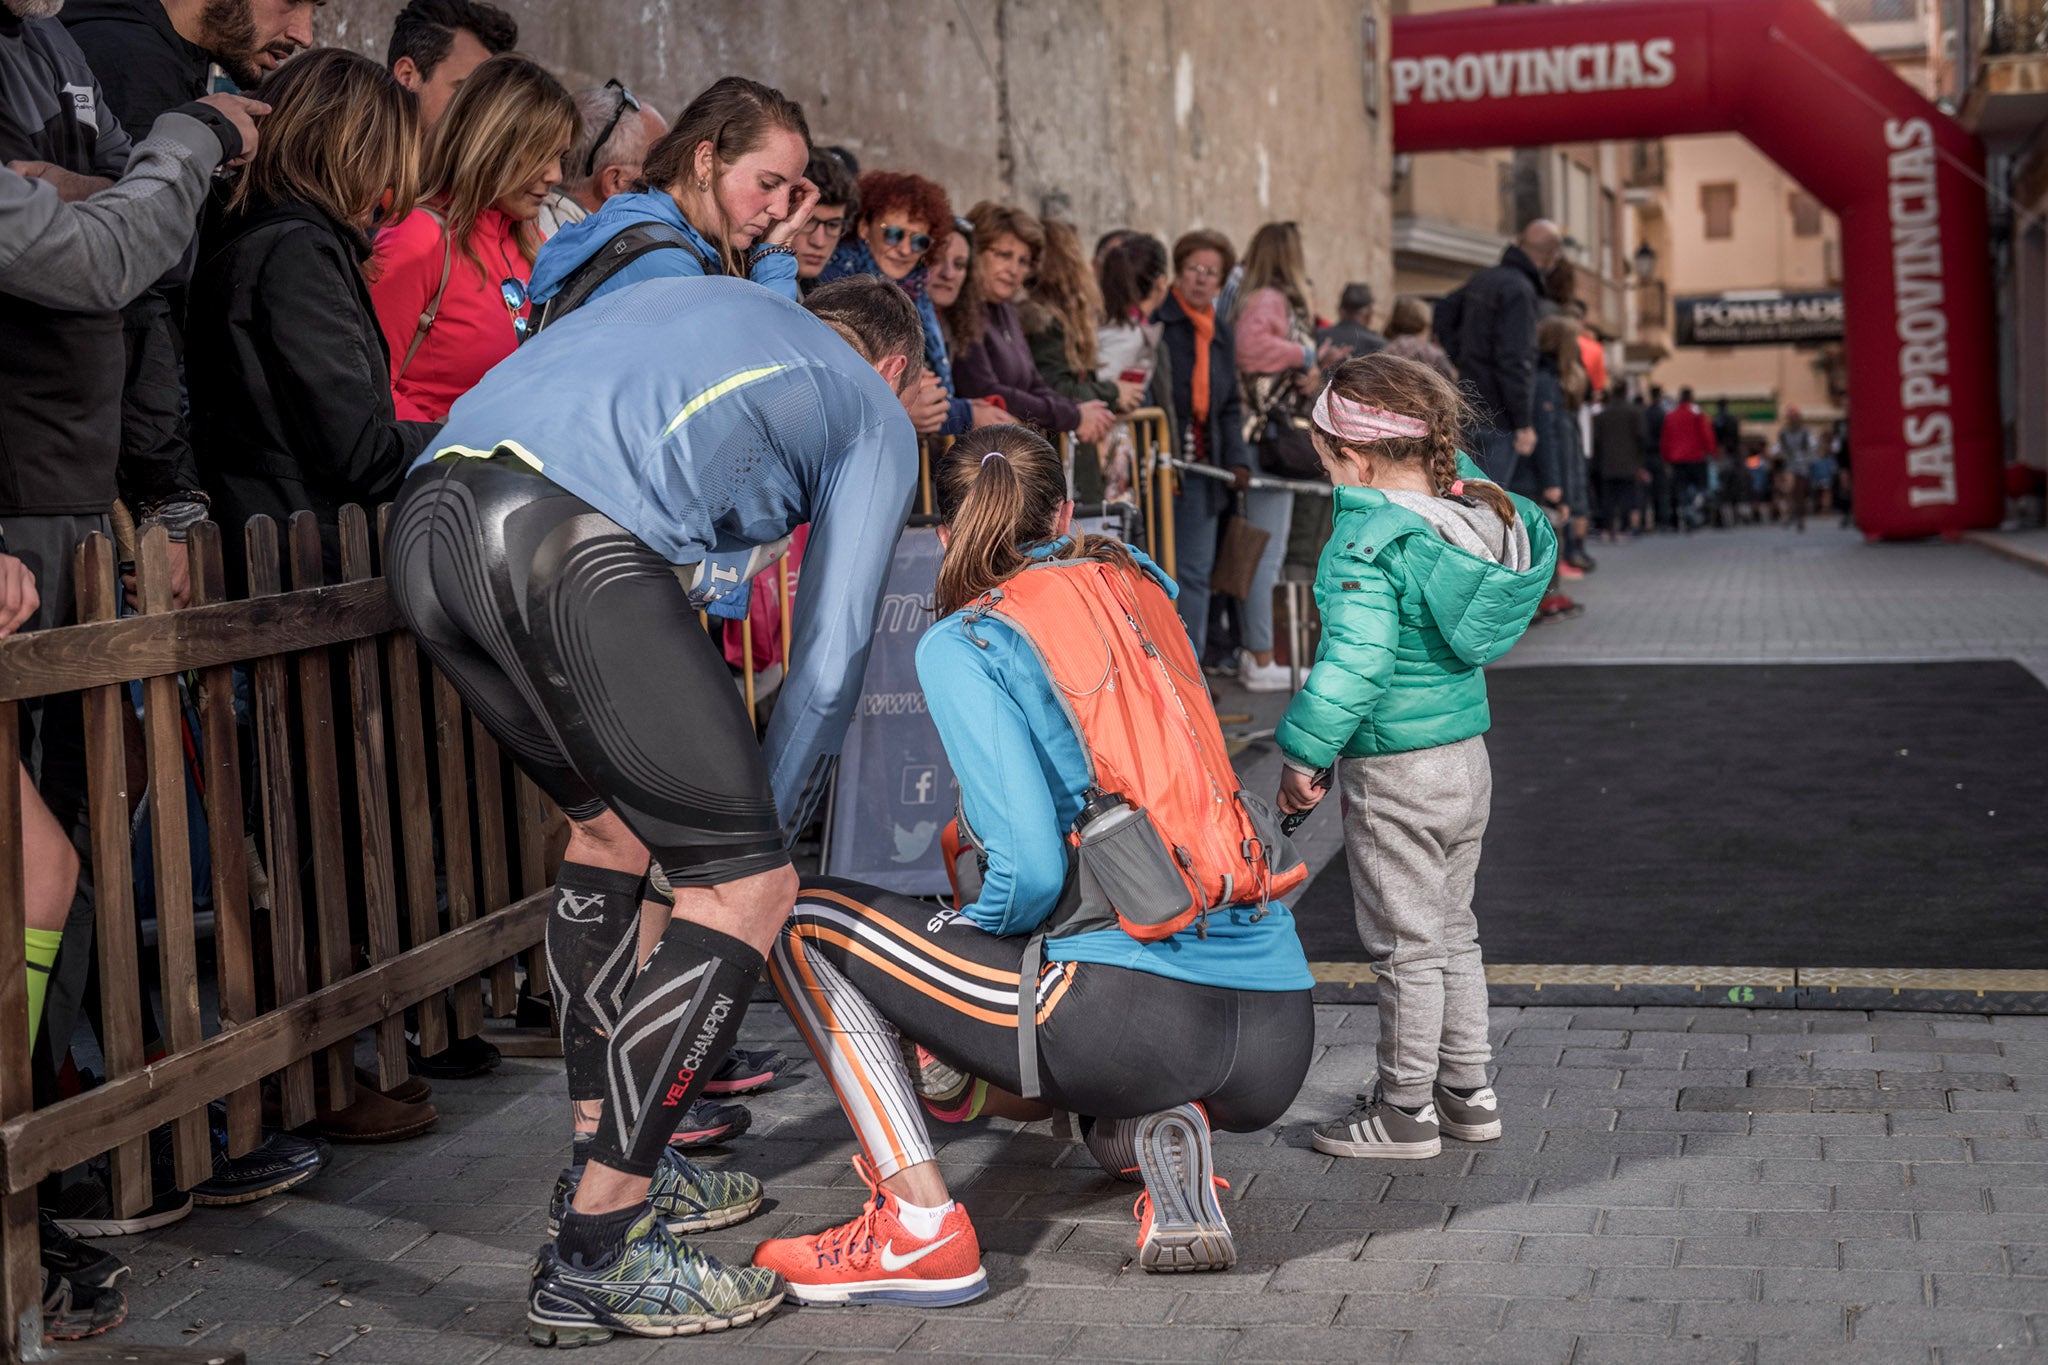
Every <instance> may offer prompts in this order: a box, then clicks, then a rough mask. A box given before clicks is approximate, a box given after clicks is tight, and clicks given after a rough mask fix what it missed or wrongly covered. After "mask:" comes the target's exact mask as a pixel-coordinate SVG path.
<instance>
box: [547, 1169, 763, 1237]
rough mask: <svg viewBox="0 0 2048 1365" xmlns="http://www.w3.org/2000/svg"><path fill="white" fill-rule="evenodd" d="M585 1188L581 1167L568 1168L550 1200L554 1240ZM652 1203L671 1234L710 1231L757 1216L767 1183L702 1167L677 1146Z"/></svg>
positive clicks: (657, 1175) (650, 1192) (658, 1176)
mask: <svg viewBox="0 0 2048 1365" xmlns="http://www.w3.org/2000/svg"><path fill="white" fill-rule="evenodd" d="M582 1183H583V1168H582V1167H581V1166H568V1167H564V1168H563V1170H562V1173H561V1174H560V1175H558V1176H556V1177H555V1193H554V1197H553V1198H551V1199H549V1200H548V1236H550V1237H553V1236H554V1235H555V1234H556V1233H558V1232H560V1231H561V1230H562V1214H563V1213H564V1212H565V1211H566V1210H567V1209H568V1207H569V1201H570V1200H572V1199H574V1198H575V1197H576V1187H577V1186H578V1185H580V1184H582ZM647 1198H648V1199H649V1201H651V1202H652V1203H653V1205H654V1211H655V1212H656V1213H658V1214H660V1215H661V1220H662V1222H663V1223H664V1224H665V1225H666V1226H667V1228H668V1230H669V1231H670V1232H709V1231H711V1229H713V1228H726V1227H731V1226H732V1225H733V1224H734V1223H739V1222H744V1221H745V1220H746V1219H749V1218H751V1217H753V1216H754V1211H755V1210H757V1209H759V1208H760V1207H761V1182H760V1181H758V1180H756V1179H754V1177H752V1176H750V1175H748V1174H747V1173H746V1172H745V1171H720V1170H711V1169H708V1168H707V1167H703V1166H699V1165H698V1164H697V1163H696V1162H694V1161H692V1160H690V1159H689V1158H688V1157H686V1156H684V1155H683V1154H682V1153H681V1152H679V1151H677V1150H676V1149H675V1148H673V1147H664V1148H662V1150H661V1163H660V1164H659V1165H657V1166H656V1167H655V1168H654V1181H653V1183H652V1184H650V1185H649V1186H648V1187H647Z"/></svg>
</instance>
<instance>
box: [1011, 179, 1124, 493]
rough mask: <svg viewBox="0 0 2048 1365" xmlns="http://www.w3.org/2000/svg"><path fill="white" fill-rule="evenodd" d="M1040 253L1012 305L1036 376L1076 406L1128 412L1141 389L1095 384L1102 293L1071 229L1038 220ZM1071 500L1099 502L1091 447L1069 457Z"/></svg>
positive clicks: (1098, 471) (1114, 381) (1112, 382)
mask: <svg viewBox="0 0 2048 1365" xmlns="http://www.w3.org/2000/svg"><path fill="white" fill-rule="evenodd" d="M1041 225H1042V226H1043V227H1044V229H1045V249H1044V250H1043V251H1041V252H1039V253H1038V269H1037V270H1036V271H1035V272H1034V273H1033V274H1032V277H1031V283H1030V289H1029V293H1028V294H1027V295H1026V297H1025V298H1024V301H1023V302H1022V303H1020V304H1018V305H1017V320H1018V321H1019V322H1021V323H1022V324H1023V325H1024V340H1025V341H1026V342H1027V343H1028V344H1029V345H1030V347H1031V359H1032V361H1033V362H1034V363H1036V364H1037V366H1038V373H1039V374H1040V375H1042V376H1043V377H1044V379H1045V382H1046V383H1048V384H1050V385H1052V387H1053V391H1054V392H1055V393H1059V394H1063V395H1065V396H1066V397H1068V398H1071V399H1073V400H1074V401H1075V402H1077V403H1085V402H1088V401H1090V400H1093V401H1095V402H1098V403H1107V404H1109V406H1110V407H1111V408H1113V409H1115V410H1116V411H1117V412H1120V413H1122V412H1129V411H1130V410H1131V409H1132V408H1135V407H1137V406H1138V402H1139V400H1140V399H1142V398H1143V397H1144V394H1145V385H1144V384H1143V383H1142V382H1137V383H1133V382H1131V381H1129V380H1123V379H1118V378H1116V377H1115V376H1111V377H1109V378H1107V379H1103V378H1098V377H1097V376H1096V373H1095V368H1096V366H1097V365H1099V364H1100V363H1101V356H1100V354H1099V352H1098V350H1097V346H1096V339H1097V329H1099V328H1100V327H1101V326H1102V321H1103V318H1102V289H1101V287H1100V286H1099V285H1098V284H1097V283H1096V280H1095V270H1094V267H1093V266H1092V265H1090V263H1089V260H1088V257H1087V255H1086V254H1085V252H1084V251H1083V249H1082V246H1081V234H1080V233H1078V232H1076V231H1075V230H1074V225H1073V224H1072V223H1068V222H1062V221H1061V220H1060V219H1057V218H1046V219H1042V220H1041ZM1074 488H1075V496H1077V497H1078V498H1079V499H1080V500H1081V501H1082V502H1101V501H1102V467H1101V464H1100V463H1099V460H1098V456H1097V452H1096V449H1095V447H1094V446H1093V445H1090V446H1086V447H1083V448H1082V449H1080V450H1077V451H1075V452H1074Z"/></svg>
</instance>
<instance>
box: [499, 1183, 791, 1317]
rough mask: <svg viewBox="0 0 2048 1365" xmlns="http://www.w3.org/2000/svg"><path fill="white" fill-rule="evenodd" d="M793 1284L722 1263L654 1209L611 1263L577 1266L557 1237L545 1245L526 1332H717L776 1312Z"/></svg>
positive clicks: (529, 1304)
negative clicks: (681, 1238)
mask: <svg viewBox="0 0 2048 1365" xmlns="http://www.w3.org/2000/svg"><path fill="white" fill-rule="evenodd" d="M787 1289H788V1286H787V1285H785V1284H784V1283H783V1280H782V1277H781V1276H780V1275H778V1274H776V1273H775V1272H774V1271H772V1270H758V1269H756V1268H754V1267H753V1266H726V1265H722V1264H720V1263H719V1262H718V1261H717V1260H716V1259H714V1258H713V1257H710V1256H706V1255H705V1254H704V1253H703V1252H701V1251H698V1250H697V1249H696V1248H694V1247H689V1246H685V1245H683V1244H682V1243H680V1242H678V1241H677V1240H676V1237H675V1234H674V1233H672V1232H670V1231H669V1230H668V1229H667V1228H666V1227H664V1226H662V1220H661V1218H660V1216H659V1215H657V1214H656V1213H654V1212H653V1211H652V1210H650V1211H649V1212H648V1214H647V1216H646V1217H645V1218H642V1219H641V1220H640V1221H639V1222H638V1223H635V1224H634V1225H633V1230H632V1231H631V1232H630V1233H628V1234H627V1235H626V1242H625V1245H624V1246H622V1247H620V1248H619V1250H618V1251H617V1253H616V1254H614V1255H613V1257H612V1259H611V1261H610V1262H608V1263H607V1264H605V1265H600V1266H590V1267H583V1266H571V1265H568V1264H566V1263H564V1262H563V1260H562V1258H561V1257H560V1256H559V1255H557V1254H556V1252H555V1248H554V1247H553V1246H552V1245H549V1246H544V1247H542V1248H541V1249H540V1254H539V1256H538V1257H536V1258H535V1260H534V1264H533V1285H532V1287H531V1289H530V1290H529V1291H528V1293H527V1309H526V1335H527V1337H528V1339H530V1340H531V1341H532V1342H533V1343H534V1344H535V1345H537V1346H594V1345H596V1344H597V1343H598V1342H601V1341H609V1340H610V1339H611V1338H612V1335H613V1334H614V1333H616V1332H627V1333H630V1334H632V1335H634V1336H641V1337H682V1336H694V1335H696V1334H697V1333H699V1332H719V1331H723V1330H725V1329H726V1328H728V1327H737V1326H739V1325H740V1324H741V1323H745V1322H752V1321H753V1320H754V1319H755V1318H759V1317H765V1316H766V1315H767V1314H769V1313H771V1312H773V1311H774V1310H775V1305H777V1304H779V1303H781V1302H782V1296H783V1294H784V1293H785V1292H787Z"/></svg>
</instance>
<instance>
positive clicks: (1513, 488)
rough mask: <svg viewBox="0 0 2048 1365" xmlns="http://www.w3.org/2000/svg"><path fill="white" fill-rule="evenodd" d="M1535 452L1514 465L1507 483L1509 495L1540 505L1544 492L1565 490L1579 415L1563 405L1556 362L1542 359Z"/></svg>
mask: <svg viewBox="0 0 2048 1365" xmlns="http://www.w3.org/2000/svg"><path fill="white" fill-rule="evenodd" d="M1534 391H1535V399H1534V419H1535V420H1534V421H1533V422H1532V423H1531V425H1533V426H1534V427H1535V428H1536V449H1535V451H1534V452H1533V453H1532V454H1531V455H1530V456H1529V457H1528V458H1527V459H1518V460H1516V461H1515V472H1514V473H1513V475H1511V476H1510V477H1509V479H1508V491H1509V492H1512V493H1520V494H1521V495H1522V496H1523V497H1525V498H1533V499H1535V500H1537V501H1539V502H1540V501H1542V498H1543V490H1544V489H1546V488H1562V487H1564V470H1565V463H1564V462H1565V461H1566V460H1568V459H1578V458H1582V457H1581V456H1580V454H1579V414H1578V412H1577V410H1575V409H1573V408H1572V407H1570V406H1568V405H1567V404H1566V402H1565V396H1564V385H1563V384H1562V383H1561V382H1560V381H1559V380H1558V377H1557V361H1556V359H1555V358H1554V357H1551V356H1544V357H1543V359H1542V361H1541V362H1540V363H1539V364H1538V365H1537V366H1536V382H1535V386H1534Z"/></svg>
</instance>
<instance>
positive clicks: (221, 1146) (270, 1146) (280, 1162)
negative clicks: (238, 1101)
mask: <svg viewBox="0 0 2048 1365" xmlns="http://www.w3.org/2000/svg"><path fill="white" fill-rule="evenodd" d="M206 1112H207V1118H208V1119H209V1120H210V1126H211V1128H212V1131H213V1175H212V1177H211V1178H209V1179H207V1180H203V1181H201V1182H200V1183H199V1184H197V1185H194V1186H193V1187H192V1202H193V1203H195V1204H200V1205H206V1206H211V1207H225V1206H228V1205H234V1204H253V1203H255V1202H256V1201H257V1200H258V1199H265V1198H268V1197H269V1196H271V1195H273V1194H282V1193H284V1192H285V1191H286V1190H289V1189H295V1188H296V1187H298V1186H300V1185H303V1184H305V1183H306V1182H307V1181H308V1180H311V1179H312V1178H313V1177H314V1176H316V1175H318V1174H320V1166H321V1157H320V1144H319V1143H317V1142H314V1141H313V1140H312V1139H311V1138H303V1137H300V1136H299V1135H298V1134H296V1133H279V1132H266V1133H264V1135H263V1141H262V1142H260V1143H258V1144H257V1145H256V1146H255V1147H252V1148H250V1149H249V1151H247V1152H246V1153H244V1154H243V1155H241V1156H229V1155H228V1111H227V1106H226V1105H224V1104H221V1103H220V1102H219V1101H215V1102H214V1103H212V1104H209V1105H208V1106H206Z"/></svg>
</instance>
